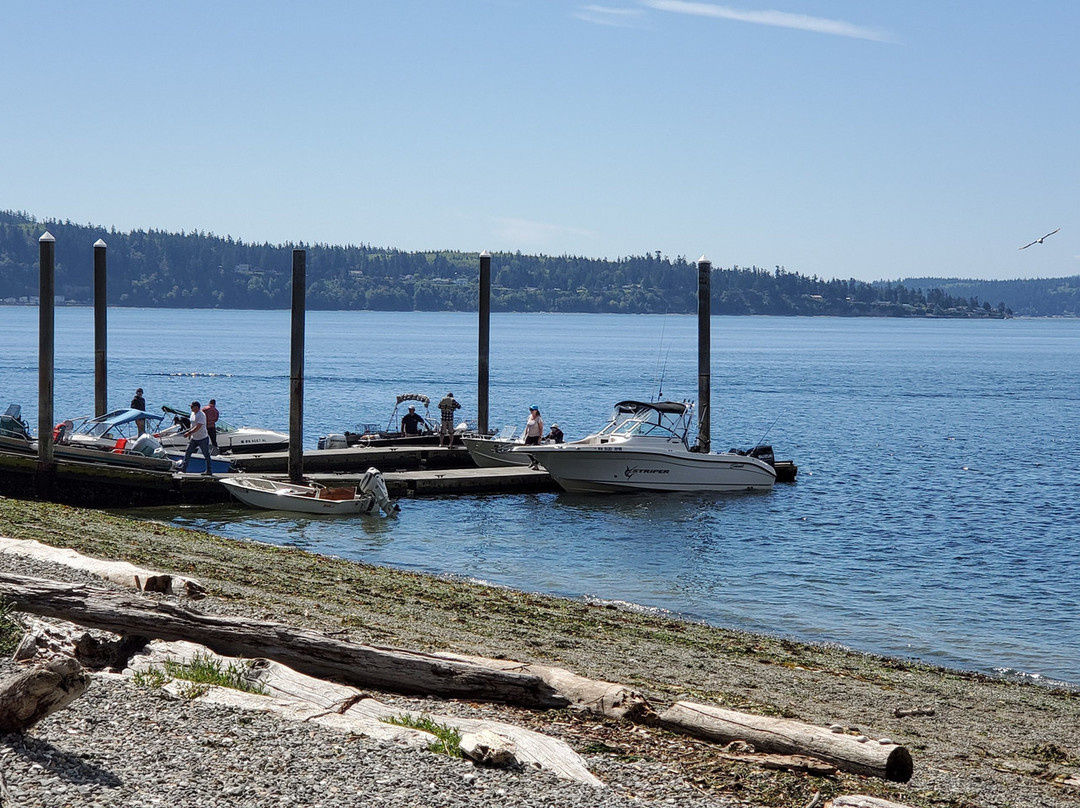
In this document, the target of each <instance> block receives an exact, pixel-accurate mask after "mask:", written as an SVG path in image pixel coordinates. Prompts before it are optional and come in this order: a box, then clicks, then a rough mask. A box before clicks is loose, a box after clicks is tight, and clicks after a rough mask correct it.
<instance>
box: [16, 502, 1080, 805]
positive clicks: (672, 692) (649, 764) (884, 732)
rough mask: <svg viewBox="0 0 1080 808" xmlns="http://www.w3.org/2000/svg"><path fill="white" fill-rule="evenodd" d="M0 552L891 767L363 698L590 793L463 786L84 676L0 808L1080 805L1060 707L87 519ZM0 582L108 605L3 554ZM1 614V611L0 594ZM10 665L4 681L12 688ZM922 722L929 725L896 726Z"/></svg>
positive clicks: (294, 728) (309, 730)
mask: <svg viewBox="0 0 1080 808" xmlns="http://www.w3.org/2000/svg"><path fill="white" fill-rule="evenodd" d="M0 535H4V536H9V537H12V538H32V539H37V540H39V541H42V542H45V543H48V544H51V545H54V546H58V547H71V548H72V549H75V550H78V551H79V552H81V553H84V554H86V555H90V556H94V557H97V558H106V559H114V560H126V561H131V562H132V563H135V564H139V565H141V566H145V567H149V568H152V569H156V570H160V571H163V572H173V573H178V574H181V575H185V576H190V577H193V578H195V579H197V580H198V581H200V582H201V583H202V584H203V585H204V586H205V587H206V588H207V591H208V593H209V596H208V597H207V598H205V599H204V600H201V601H198V602H197V603H196V604H194V608H196V609H198V610H200V611H205V612H216V613H221V614H234V615H243V616H248V617H254V618H258V619H261V620H273V621H276V622H281V623H286V624H289V625H294V626H298V627H300V626H302V627H307V628H312V629H318V630H326V631H334V632H345V633H346V634H347V636H348V638H349V639H351V640H354V641H356V642H363V643H370V644H375V645H382V646H394V647H398V648H406V649H413V650H418V651H453V652H457V653H463V654H471V655H478V656H487V657H497V658H508V659H516V660H521V661H529V662H538V663H543V664H550V665H557V666H560V667H564V668H567V669H569V670H572V671H573V672H575V673H578V674H581V675H583V676H588V677H592V678H595V679H603V680H607V681H612V682H620V683H623V684H626V685H629V686H632V687H635V688H637V689H638V690H640V691H641V692H642V693H644V694H645V695H646V696H647V697H648V698H649V700H650V702H651V703H652V704H653V705H654V706H655V707H656V708H658V709H663V708H664V707H666V706H668V705H670V704H671V703H673V702H675V701H677V700H680V699H690V700H693V701H698V702H703V703H712V704H716V705H719V706H723V707H726V708H728V709H735V710H742V711H745V712H752V713H760V714H763V715H773V716H784V717H789V718H794V719H798V720H800V721H804V722H807V723H811V724H816V725H823V726H827V725H830V724H834V723H838V724H841V725H843V726H845V727H858V728H859V729H861V730H862V731H864V732H865V733H866V734H868V735H870V736H871V737H874V738H879V737H888V738H891V739H892V740H893V741H895V742H897V743H900V744H903V745H904V746H906V747H907V748H908V749H909V750H910V752H911V755H912V758H913V760H914V776H913V777H912V779H911V781H910V782H908V783H903V784H899V783H888V782H884V781H881V780H877V779H875V778H867V777H861V776H857V775H852V774H839V775H836V776H831V777H818V776H813V775H809V774H806V773H797V772H790V771H778V770H772V769H767V768H764V767H762V766H760V765H757V764H754V763H748V762H745V761H735V760H732V759H730V756H725V755H724V753H723V750H722V749H720V748H718V747H717V746H715V745H711V744H708V743H705V742H701V741H696V740H694V739H691V738H687V737H684V736H681V735H676V734H674V733H670V732H666V731H664V730H660V729H655V728H648V727H642V726H639V725H634V724H631V723H629V722H619V721H614V720H605V719H600V718H598V717H596V716H591V715H584V714H580V713H576V712H571V711H566V710H559V711H548V712H536V711H529V710H524V709H519V708H513V707H507V706H503V705H492V704H476V703H463V702H446V701H442V700H437V699H410V698H404V697H402V696H400V695H397V694H393V693H373V694H372V695H374V696H375V697H376V698H378V699H379V700H381V701H384V702H387V703H389V704H391V705H400V706H401V707H402V708H408V709H418V710H422V711H428V712H431V713H453V714H456V715H465V716H470V717H483V718H490V719H495V720H501V721H504V722H506V723H511V724H517V725H519V726H525V727H528V728H531V729H534V730H537V731H541V732H544V733H546V734H548V735H551V736H553V737H556V738H560V739H562V740H564V741H566V742H567V743H568V744H569V745H570V746H571V747H572V748H573V749H575V750H576V751H577V752H578V753H579V754H581V755H582V756H583V757H584V759H585V760H586V762H587V764H588V766H589V768H590V770H591V771H592V772H593V774H595V775H596V776H597V777H599V778H600V780H602V781H603V783H604V784H605V787H604V788H601V789H597V788H594V787H591V786H584V785H580V784H575V783H571V782H568V781H563V780H559V779H557V778H555V777H554V776H552V775H550V774H547V773H545V772H542V771H538V770H533V769H523V770H517V771H515V770H505V769H496V768H482V767H477V766H475V765H473V764H472V763H470V762H468V761H465V760H462V759H459V758H450V757H447V756H445V755H438V754H434V753H431V752H427V751H417V750H415V749H412V748H405V747H401V746H398V745H397V744H394V743H390V742H385V741H377V740H373V739H371V738H367V737H362V736H353V735H343V734H342V733H340V732H335V731H332V730H329V729H325V728H322V727H318V726H312V725H308V724H301V723H297V722H292V721H288V720H285V719H282V718H277V717H275V716H273V715H270V714H267V713H262V712H252V711H239V710H236V709H233V708H223V707H215V706H211V705H208V704H204V703H200V701H199V699H197V698H195V699H184V698H176V697H172V696H169V695H167V694H166V693H165V692H163V691H162V690H160V689H155V688H147V687H140V686H137V685H135V684H134V683H132V681H131V680H130V679H125V678H122V677H118V676H115V675H108V674H95V675H94V677H93V681H92V683H91V687H90V689H89V690H88V692H87V693H86V694H85V695H83V696H82V697H81V698H79V699H77V700H76V701H75V702H73V703H72V704H71V705H70V706H69V707H67V708H66V709H64V710H61V711H59V712H57V713H55V714H54V715H52V716H49V717H48V718H46V719H45V720H43V721H42V722H40V723H39V724H37V725H35V726H34V727H32V728H31V729H30V730H29V731H28V732H27V733H26V734H25V735H21V734H8V735H0V774H2V775H3V778H4V781H5V783H6V788H7V790H8V793H7V795H4V796H3V798H2V799H0V805H3V806H4V808H7V806H9V805H11V806H20V808H38V806H49V808H52V807H53V806H102V807H104V806H130V805H136V804H138V805H168V806H175V807H178V808H185V807H186V806H277V805H304V806H324V808H331V807H333V806H358V805H379V804H393V805H399V806H400V805H416V806H457V805H470V806H488V805H490V806H496V805H498V806H597V808H605V806H628V805H637V806H651V805H656V806H661V805H665V806H671V805H673V806H688V807H691V806H732V805H751V806H759V805H760V806H804V805H806V804H808V803H809V802H810V801H811V799H812V798H813V796H814V795H815V794H820V795H821V796H822V797H824V798H831V797H835V796H839V795H841V794H870V795H875V796H878V797H881V798H885V799H889V800H893V801H895V802H898V803H903V804H906V805H912V806H954V807H955V808H967V807H968V806H987V807H990V806H1046V807H1047V808H1058V807H1059V806H1060V807H1061V808H1064V806H1073V805H1076V804H1077V802H1078V801H1080V693H1077V691H1075V690H1073V689H1068V688H1053V687H1049V686H1046V685H1043V684H1038V683H1031V682H1020V681H1011V680H1006V679H998V678H993V677H987V676H982V675H978V674H973V673H965V672H961V671H952V670H945V669H940V668H935V667H930V666H925V665H922V664H920V663H918V662H915V661H909V660H897V659H888V658H882V657H876V656H870V655H866V654H860V653H856V652H853V651H849V650H845V649H841V648H832V647H822V646H815V645H806V644H803V643H797V642H793V641H790V640H787V639H783V638H775V637H767V636H757V635H751V634H746V633H742V632H734V631H728V630H725V629H722V628H716V627H709V626H705V625H701V624H698V623H691V622H686V621H681V620H677V619H674V618H672V617H670V616H665V615H658V614H651V613H648V612H645V611H641V610H634V609H629V608H623V607H620V606H616V605H613V604H597V603H584V602H580V601H573V600H565V599H558V598H550V597H543V596H539V595H535V594H531V593H525V592H515V591H510V590H506V589H501V588H495V587H487V586H481V585H477V584H474V583H470V582H466V581H460V580H454V579H449V578H442V577H433V576H424V575H417V574H414V573H409V572H403V571H396V570H390V569H386V568H380V567H373V566H369V565H365V564H360V563H356V562H349V561H344V560H341V559H335V558H327V557H321V556H315V555H311V554H308V553H303V552H301V551H298V550H293V549H287V548H279V547H270V546H266V545H261V544H256V543H254V542H242V541H232V540H227V539H223V538H220V537H217V536H212V535H209V534H204V533H197V532H194V531H187V530H181V529H177V528H173V527H170V526H166V525H162V524H156V523H147V522H134V521H131V520H128V519H124V518H122V517H118V516H114V515H109V514H104V513H100V512H96V511H88V510H81V509H75V508H68V507H64V506H58V505H50V504H44V503H33V502H21V501H15V500H8V499H0ZM0 571H4V572H8V573H14V574H19V575H31V576H36V577H43V578H51V579H54V580H63V581H72V582H86V583H92V584H93V585H96V586H106V584H104V583H103V582H102V581H100V580H99V579H91V578H90V576H88V575H86V574H85V573H81V572H77V571H74V570H71V569H69V568H67V567H63V566H57V565H54V564H50V563H45V562H41V561H36V560H31V559H27V558H22V557H17V556H13V555H10V554H2V553H0ZM0 594H2V592H0ZM14 669H15V668H14V665H13V663H11V662H8V661H5V662H4V663H3V667H2V671H3V672H4V673H5V674H7V673H10V672H11V671H13V670H14ZM913 708H921V709H926V710H932V711H933V714H932V715H917V716H906V717H897V714H896V711H898V710H899V711H904V710H910V709H913Z"/></svg>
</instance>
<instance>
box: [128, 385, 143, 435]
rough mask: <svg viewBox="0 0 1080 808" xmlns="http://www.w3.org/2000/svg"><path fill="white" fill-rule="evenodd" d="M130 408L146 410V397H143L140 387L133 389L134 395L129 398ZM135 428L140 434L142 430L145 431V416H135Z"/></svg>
mask: <svg viewBox="0 0 1080 808" xmlns="http://www.w3.org/2000/svg"><path fill="white" fill-rule="evenodd" d="M131 409H133V410H143V411H145V410H146V399H145V398H143V394H142V388H141V387H140V388H139V389H138V390H136V391H135V397H134V398H133V399H131ZM135 428H136V429H137V430H139V434H140V435H141V434H142V433H143V432H145V431H146V419H145V418H136V419H135Z"/></svg>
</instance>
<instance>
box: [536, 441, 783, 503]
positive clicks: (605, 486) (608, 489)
mask: <svg viewBox="0 0 1080 808" xmlns="http://www.w3.org/2000/svg"><path fill="white" fill-rule="evenodd" d="M518 453H521V454H525V456H527V454H526V453H524V452H521V450H519V452H518ZM529 454H532V455H534V456H535V457H536V459H537V461H539V462H540V463H541V464H542V465H543V466H544V467H545V468H546V469H547V470H548V473H550V474H551V477H552V479H554V480H555V482H557V483H558V484H559V485H560V486H561V487H562V488H563V489H564V490H566V491H569V492H571V493H582V494H611V493H619V492H626V491H656V492H712V493H741V492H744V491H768V490H771V489H772V487H773V483H775V482H776V472H775V470H774V469H773V468H772V466H770V465H769V464H767V463H764V462H762V461H760V460H758V459H757V458H754V457H747V456H744V455H737V454H698V453H695V452H689V451H641V450H634V449H624V448H622V447H612V446H573V445H563V446H550V447H549V446H534V447H530V451H529Z"/></svg>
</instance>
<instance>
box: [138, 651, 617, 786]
mask: <svg viewBox="0 0 1080 808" xmlns="http://www.w3.org/2000/svg"><path fill="white" fill-rule="evenodd" d="M208 656H211V657H214V659H215V660H216V661H217V663H218V664H219V665H220V666H221V668H222V670H227V669H229V668H230V667H234V668H236V669H243V668H246V669H247V670H246V672H245V673H244V679H245V680H246V681H247V682H248V683H250V684H252V685H258V686H259V687H260V688H261V689H262V690H263V695H256V694H253V693H245V692H241V691H238V690H232V689H229V688H220V687H215V688H211V689H210V690H209V691H208V692H207V693H205V694H203V695H201V696H199V699H200V701H204V702H207V703H212V704H222V705H228V706H230V707H238V708H241V709H248V710H261V711H266V712H272V713H274V714H276V715H280V716H282V717H283V718H287V719H289V720H293V721H301V722H309V723H314V724H319V725H321V726H324V727H327V728H329V729H334V730H337V731H340V732H343V733H355V734H358V735H367V736H369V737H372V738H378V739H381V740H385V741H393V742H395V743H402V744H405V745H408V746H417V747H420V748H426V747H427V746H428V744H430V743H432V742H433V741H434V740H435V737H434V736H433V735H431V734H429V733H427V732H423V731H421V730H416V729H411V728H409V727H403V726H398V725H395V724H389V723H386V721H385V719H387V718H396V717H401V716H402V715H409V716H411V717H413V718H421V717H422V716H426V717H428V718H431V719H432V720H434V721H435V722H436V723H438V724H442V725H444V726H447V727H452V728H454V729H457V730H458V731H459V732H460V733H461V736H462V750H463V751H466V750H471V754H470V755H469V756H470V757H472V759H473V760H476V761H478V762H480V763H484V764H487V765H514V764H515V763H517V764H523V765H532V766H537V767H539V768H541V769H544V770H546V771H549V772H551V773H553V774H555V775H556V776H558V777H562V778H564V779H567V780H574V781H576V782H579V783H586V784H588V785H591V786H595V787H600V786H602V785H603V784H602V783H601V782H600V780H598V779H597V778H596V777H595V776H594V775H593V774H592V773H590V772H589V770H588V768H587V767H586V765H585V762H584V760H582V758H581V756H580V755H578V754H577V753H576V752H575V751H574V750H573V749H571V748H570V747H569V745H567V744H566V742H565V741H561V740H558V739H557V738H550V737H548V736H546V735H543V734H541V733H539V732H535V731H533V730H529V729H524V728H522V727H516V726H513V725H511V724H505V723H503V722H501V721H487V720H480V719H475V718H463V717H460V716H455V715H442V714H438V713H432V712H431V711H425V712H423V713H420V712H418V711H415V710H405V709H402V708H400V707H390V706H388V705H386V704H383V703H381V702H379V701H376V700H375V699H372V698H367V697H365V695H364V694H363V693H362V692H361V691H360V690H358V689H356V688H354V687H348V686H346V685H341V684H336V683H334V682H326V681H323V680H321V679H316V678H313V677H311V676H305V675H304V674H302V673H298V672H297V671H294V670H292V669H290V668H287V667H285V666H284V665H281V664H280V663H277V662H273V661H271V660H267V659H243V660H240V659H234V658H227V657H220V656H217V655H214V654H212V653H211V652H210V651H209V649H207V648H205V647H203V646H200V645H197V644H195V643H189V642H169V643H166V642H157V641H155V642H152V643H150V644H149V645H147V647H146V649H145V650H144V652H143V653H142V654H140V655H139V656H137V657H135V658H133V659H132V660H131V667H130V668H129V669H128V670H127V671H125V673H128V674H133V673H135V672H137V671H146V670H150V669H152V668H158V669H160V668H161V667H162V666H163V665H164V663H165V661H166V660H172V661H174V662H178V663H182V664H183V663H189V662H191V661H192V660H194V659H195V658H196V657H204V658H205V657H208ZM166 687H167V688H168V689H170V691H175V692H179V688H178V687H174V686H173V685H172V684H170V685H167V686H166Z"/></svg>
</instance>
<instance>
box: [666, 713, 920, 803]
mask: <svg viewBox="0 0 1080 808" xmlns="http://www.w3.org/2000/svg"><path fill="white" fill-rule="evenodd" d="M660 724H661V726H663V727H666V728H668V729H671V730H674V731H676V732H682V733H685V734H687V735H693V736H695V737H698V738H705V739H707V740H710V741H716V742H717V743H730V742H732V741H746V742H747V743H749V744H751V745H753V747H754V748H755V749H757V750H758V751H761V752H775V753H779V754H783V755H793V754H796V755H809V756H811V757H816V758H819V759H821V760H824V761H826V762H828V763H832V764H833V765H835V766H836V767H837V768H839V769H842V770H843V771H848V772H853V773H855V774H864V775H869V776H871V777H882V778H884V779H886V780H892V781H894V782H898V783H906V782H907V781H908V780H910V779H911V774H912V762H911V754H910V753H909V752H908V751H907V749H905V748H904V747H902V746H900V745H898V744H894V743H892V742H888V743H881V742H879V741H873V740H868V739H866V738H863V739H862V740H861V741H860V740H859V739H857V738H856V737H855V736H852V735H846V734H841V733H836V732H833V731H831V730H829V729H828V728H825V727H815V726H813V725H811V724H804V723H803V722H801V721H792V720H790V719H786V718H770V717H768V716H760V715H749V714H747V713H738V712H735V711H733V710H724V709H721V708H720V707H712V706H710V705H705V704H693V703H691V702H686V701H680V702H677V703H676V704H674V705H673V706H671V707H670V708H668V709H667V710H666V711H664V713H663V714H662V715H661V716H660Z"/></svg>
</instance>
